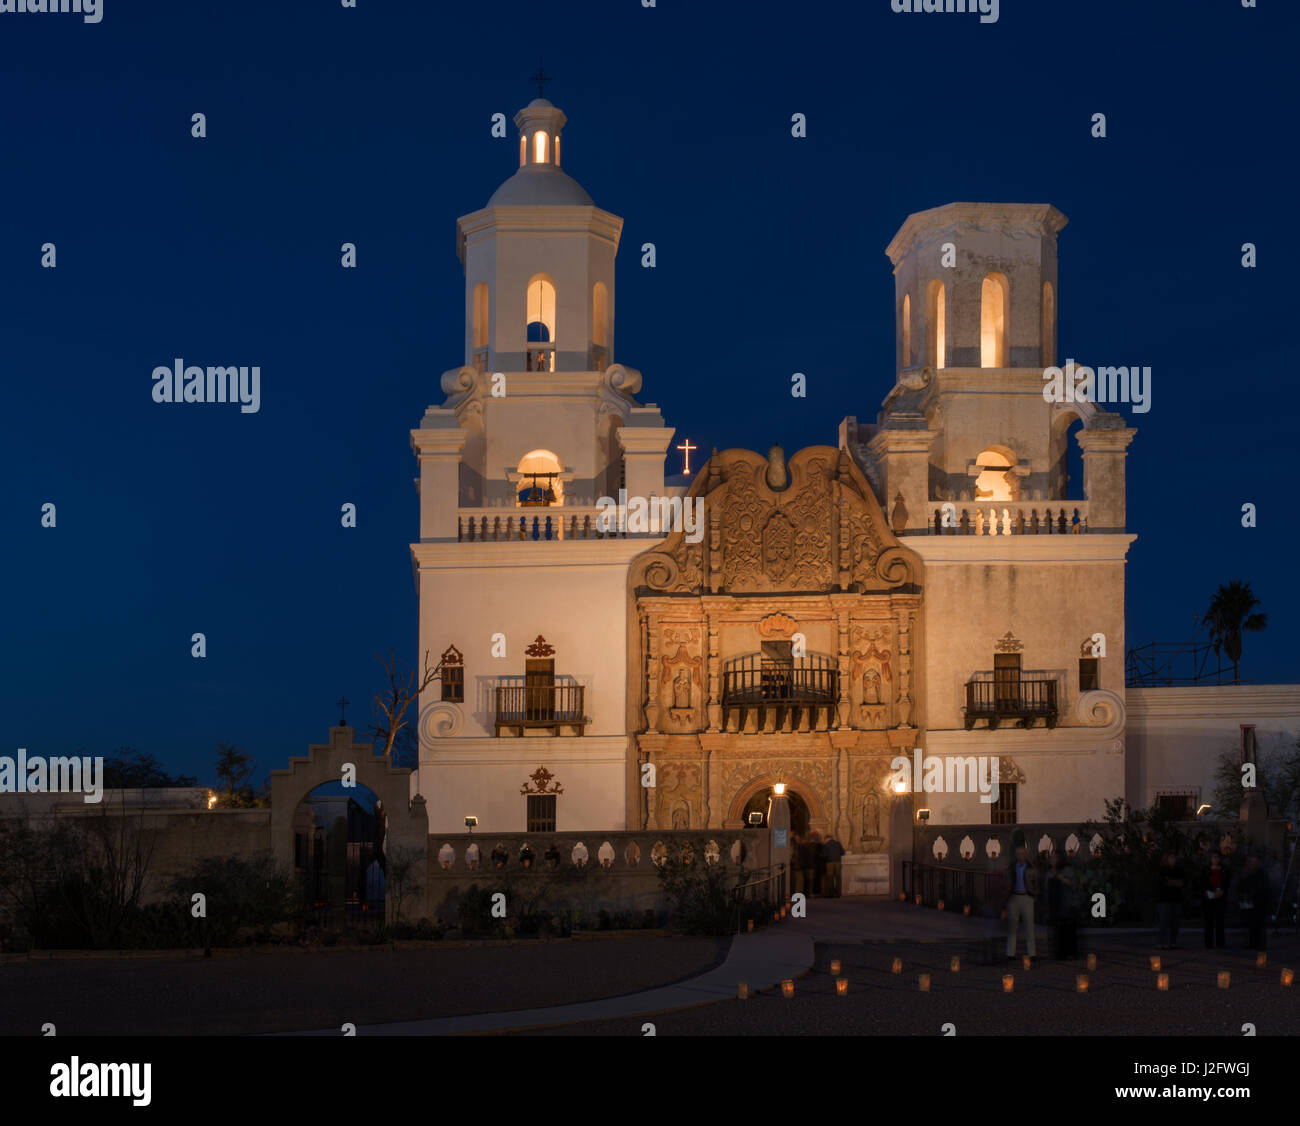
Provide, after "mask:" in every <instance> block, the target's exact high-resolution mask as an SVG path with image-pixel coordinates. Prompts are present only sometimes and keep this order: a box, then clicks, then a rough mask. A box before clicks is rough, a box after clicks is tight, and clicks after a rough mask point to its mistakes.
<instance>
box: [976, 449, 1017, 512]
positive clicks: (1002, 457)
mask: <svg viewBox="0 0 1300 1126" xmlns="http://www.w3.org/2000/svg"><path fill="white" fill-rule="evenodd" d="M975 464H976V466H977V467H978V468H979V471H980V472H979V476H978V477H976V478H975V499H976V501H993V502H1001V501H1009V500H1014V499H1015V498H1014V497H1013V496H1012V493H1013V491H1014V488H1013V483H1012V474H1011V468H1012V462H1011V459H1010V458H1009V457H1007V456H1006V454H1004V453H1001V452H1000V451H998V450H993V449H989V450H983V451H981V452H980V455H979V457H978V458H977V459H976V463H975Z"/></svg>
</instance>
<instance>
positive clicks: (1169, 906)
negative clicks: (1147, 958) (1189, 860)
mask: <svg viewBox="0 0 1300 1126" xmlns="http://www.w3.org/2000/svg"><path fill="white" fill-rule="evenodd" d="M1185 882H1186V881H1185V880H1184V877H1183V868H1182V865H1180V864H1179V863H1178V853H1176V852H1175V851H1174V850H1173V849H1172V848H1169V849H1165V853H1164V855H1163V856H1162V857H1161V858H1160V870H1159V871H1158V872H1157V873H1156V920H1157V923H1158V924H1159V929H1158V931H1157V933H1156V949H1157V950H1177V949H1178V921H1179V919H1181V918H1182V914H1183V884H1184V883H1185Z"/></svg>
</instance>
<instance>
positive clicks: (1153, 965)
mask: <svg viewBox="0 0 1300 1126" xmlns="http://www.w3.org/2000/svg"><path fill="white" fill-rule="evenodd" d="M1151 968H1152V969H1153V970H1158V969H1159V968H1160V959H1159V958H1157V957H1156V956H1155V955H1154V954H1153V955H1151Z"/></svg>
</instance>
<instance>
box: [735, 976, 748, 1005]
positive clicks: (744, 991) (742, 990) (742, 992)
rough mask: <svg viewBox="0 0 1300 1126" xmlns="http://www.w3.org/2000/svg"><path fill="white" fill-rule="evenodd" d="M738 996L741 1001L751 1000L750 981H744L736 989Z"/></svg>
mask: <svg viewBox="0 0 1300 1126" xmlns="http://www.w3.org/2000/svg"><path fill="white" fill-rule="evenodd" d="M736 996H737V998H739V999H740V1000H741V1001H748V1000H749V982H747V981H742V982H741V983H740V985H739V987H738V988H737V989H736Z"/></svg>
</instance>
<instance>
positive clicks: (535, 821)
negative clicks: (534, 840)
mask: <svg viewBox="0 0 1300 1126" xmlns="http://www.w3.org/2000/svg"><path fill="white" fill-rule="evenodd" d="M526 820H527V825H526V827H525V828H526V831H527V832H529V833H554V832H555V795H554V794H529V795H528V816H527V819H526Z"/></svg>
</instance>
